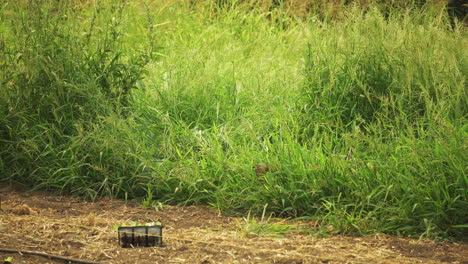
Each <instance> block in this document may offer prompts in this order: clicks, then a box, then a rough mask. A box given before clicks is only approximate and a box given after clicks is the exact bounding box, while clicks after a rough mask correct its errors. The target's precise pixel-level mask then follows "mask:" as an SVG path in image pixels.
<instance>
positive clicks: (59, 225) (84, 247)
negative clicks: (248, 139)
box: [0, 188, 468, 264]
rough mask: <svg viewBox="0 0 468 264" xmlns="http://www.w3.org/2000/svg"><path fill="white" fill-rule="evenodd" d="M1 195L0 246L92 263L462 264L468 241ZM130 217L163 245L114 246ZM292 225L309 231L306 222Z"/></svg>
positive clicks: (34, 259)
mask: <svg viewBox="0 0 468 264" xmlns="http://www.w3.org/2000/svg"><path fill="white" fill-rule="evenodd" d="M0 198H1V199H2V202H1V209H2V210H0V248H8V249H18V250H24V251H37V252H45V253H49V254H54V255H60V256H64V257H69V258H73V259H80V260H86V261H92V262H97V263H200V264H210V263H296V264H298V263H303V264H306V263H330V264H331V263H464V264H465V263H468V243H462V242H460V243H448V242H444V243H438V242H434V241H427V240H413V239H405V238H397V237H388V236H374V237H350V236H328V237H325V238H318V237H316V236H314V235H313V234H312V235H311V234H307V233H304V232H295V231H291V232H288V233H287V234H284V235H281V236H279V237H269V236H257V235H252V234H250V235H249V232H246V228H247V229H248V227H249V226H248V225H247V222H246V220H245V219H243V218H239V217H228V216H223V215H220V214H219V213H218V212H216V211H214V210H212V209H210V208H207V207H200V206H188V207H179V206H177V207H172V206H164V207H163V208H162V209H161V210H159V211H158V210H147V209H143V208H141V204H140V203H137V202H125V201H117V200H110V199H103V200H100V201H97V202H87V201H83V200H80V199H76V198H70V197H63V196H54V195H50V194H47V193H45V192H33V193H23V192H18V191H15V190H13V189H10V188H0ZM131 221H137V222H138V223H147V222H155V221H161V222H162V223H163V224H164V226H165V227H164V232H163V240H164V244H165V246H164V247H155V248H121V247H120V246H119V243H118V239H117V232H116V231H115V230H114V225H118V224H122V223H129V222H131ZM254 223H258V222H255V221H254ZM283 223H284V224H291V223H287V222H284V221H283ZM277 224H278V225H279V224H281V223H277ZM294 225H297V226H299V225H300V227H301V228H306V229H307V228H309V229H310V230H313V229H315V228H316V227H315V224H314V223H312V222H300V223H298V222H294ZM312 233H313V232H312ZM6 257H13V262H12V263H13V264H19V263H28V264H29V263H30V264H35V263H41V264H43V263H64V262H63V261H56V260H51V259H48V258H44V257H40V256H28V255H20V254H14V253H2V252H0V261H1V260H3V259H4V258H6Z"/></svg>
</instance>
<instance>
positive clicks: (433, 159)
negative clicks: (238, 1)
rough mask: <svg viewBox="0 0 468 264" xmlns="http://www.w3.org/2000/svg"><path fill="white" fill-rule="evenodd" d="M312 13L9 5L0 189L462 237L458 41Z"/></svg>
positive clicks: (413, 25)
mask: <svg viewBox="0 0 468 264" xmlns="http://www.w3.org/2000/svg"><path fill="white" fill-rule="evenodd" d="M316 11H317V10H311V11H310V13H309V14H308V15H307V16H305V17H297V16H294V15H291V14H290V13H287V12H286V11H284V10H283V9H281V8H270V9H268V10H263V9H260V8H258V9H257V8H252V6H248V5H227V6H218V5H213V4H210V2H206V4H204V5H203V4H201V5H197V6H193V5H191V4H190V3H188V2H177V1H154V2H151V3H149V2H147V3H145V2H126V1H118V0H107V1H99V2H96V3H94V4H79V3H78V2H76V1H58V2H57V1H52V0H50V1H29V2H26V1H19V2H17V1H4V2H2V6H1V12H0V14H1V15H0V16H1V17H0V19H1V20H0V21H1V22H0V182H2V183H3V184H12V185H23V186H26V187H28V188H33V189H49V190H54V191H58V192H61V193H71V194H77V195H82V196H85V197H88V198H91V199H95V198H97V197H99V196H103V195H105V196H114V197H119V198H124V199H131V198H140V199H146V202H145V204H148V201H147V200H148V199H155V200H158V201H163V202H167V203H177V204H193V203H196V204H209V205H212V206H214V207H216V208H218V209H220V210H222V211H225V212H236V213H245V212H247V211H251V212H254V213H258V214H261V213H262V212H264V209H265V208H266V210H267V211H269V212H272V213H274V214H276V215H278V216H293V217H297V216H308V217H312V218H315V219H318V220H320V221H323V222H326V223H328V224H332V225H333V226H334V227H335V230H336V231H338V232H343V233H359V234H369V233H375V232H385V233H392V234H400V235H420V236H426V237H431V238H436V237H445V238H446V237H453V238H462V239H463V238H466V236H465V234H466V229H467V223H466V219H467V211H468V201H467V185H468V178H467V164H468V162H467V161H468V158H467V155H468V154H467V153H468V151H467V145H466V139H467V132H468V131H467V129H468V125H467V106H468V102H467V99H468V97H467V90H466V74H467V60H466V58H467V50H466V49H465V48H463V47H466V46H467V40H466V30H465V29H464V28H463V26H462V25H460V24H459V23H450V22H449V19H448V18H447V17H446V15H445V13H444V12H440V9H437V8H436V7H435V6H431V5H424V6H422V7H416V6H413V7H406V8H405V9H389V8H388V6H380V5H378V4H374V5H370V6H368V7H367V8H366V9H363V8H357V7H356V6H348V7H342V10H341V12H340V15H339V16H337V17H331V16H323V12H316ZM258 164H268V166H269V167H270V172H269V173H267V174H265V175H259V176H257V175H255V173H254V170H253V167H254V166H256V165H258Z"/></svg>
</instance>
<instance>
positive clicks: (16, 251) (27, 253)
mask: <svg viewBox="0 0 468 264" xmlns="http://www.w3.org/2000/svg"><path fill="white" fill-rule="evenodd" d="M0 252H3V253H16V254H20V255H36V256H41V257H45V258H50V259H55V260H62V261H66V262H67V263H78V264H100V263H98V262H89V261H84V260H78V259H71V258H66V257H62V256H57V255H51V254H47V253H41V252H34V251H25V250H15V249H7V248H0Z"/></svg>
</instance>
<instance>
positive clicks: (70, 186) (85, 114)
mask: <svg viewBox="0 0 468 264" xmlns="http://www.w3.org/2000/svg"><path fill="white" fill-rule="evenodd" d="M81 8H83V7H82V6H79V5H77V4H76V3H75V2H73V1H60V2H56V1H29V2H26V1H24V2H16V1H7V2H6V4H4V5H3V6H2V12H1V15H2V18H1V21H2V23H1V29H2V35H1V37H2V39H1V41H2V45H1V47H0V48H1V52H0V54H1V55H0V56H1V57H0V63H1V65H2V67H1V74H0V75H1V77H0V78H1V80H0V84H1V87H0V92H1V95H2V96H1V99H0V100H1V104H0V112H1V119H0V131H1V138H0V157H1V161H2V162H1V163H0V164H1V166H0V170H1V172H2V179H3V180H7V181H9V182H14V183H21V184H26V185H29V186H35V187H36V188H42V187H45V188H51V189H59V190H64V191H71V192H73V193H84V194H86V195H88V196H90V197H95V196H96V195H97V194H98V193H101V194H107V195H118V196H122V197H123V195H121V194H122V193H123V190H125V191H127V192H132V193H135V192H136V191H134V190H131V189H132V188H133V187H128V186H132V185H131V184H129V183H131V182H132V181H130V180H129V178H130V177H129V175H132V174H134V173H139V172H142V171H143V170H144V169H143V168H142V166H141V165H140V163H141V159H143V157H142V156H140V155H136V154H137V152H139V151H138V149H137V148H138V147H137V146H138V144H136V142H138V137H137V136H136V135H135V134H133V133H132V132H131V130H132V129H134V128H133V127H132V125H131V122H132V121H131V118H130V112H131V111H132V110H131V105H130V104H131V100H132V99H131V90H132V89H133V88H136V84H137V81H139V80H141V79H142V78H143V75H144V74H145V72H146V69H145V66H146V64H147V63H148V62H149V60H150V57H151V52H150V50H147V51H146V52H144V51H140V50H136V49H134V50H129V49H126V48H125V47H124V44H123V40H122V38H123V36H122V27H123V25H122V23H123V22H125V17H124V13H123V11H124V8H125V3H124V2H115V3H102V4H99V5H96V6H94V7H92V8H89V9H86V10H82V9H81ZM124 179H126V180H124Z"/></svg>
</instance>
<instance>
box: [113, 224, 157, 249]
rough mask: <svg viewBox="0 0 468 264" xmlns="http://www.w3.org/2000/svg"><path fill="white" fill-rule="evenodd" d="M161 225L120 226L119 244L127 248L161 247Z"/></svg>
mask: <svg viewBox="0 0 468 264" xmlns="http://www.w3.org/2000/svg"><path fill="white" fill-rule="evenodd" d="M162 229H163V227H162V225H153V226H121V227H119V228H118V233H119V244H120V246H122V247H124V248H128V247H156V246H157V247H162V246H163V241H162Z"/></svg>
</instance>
